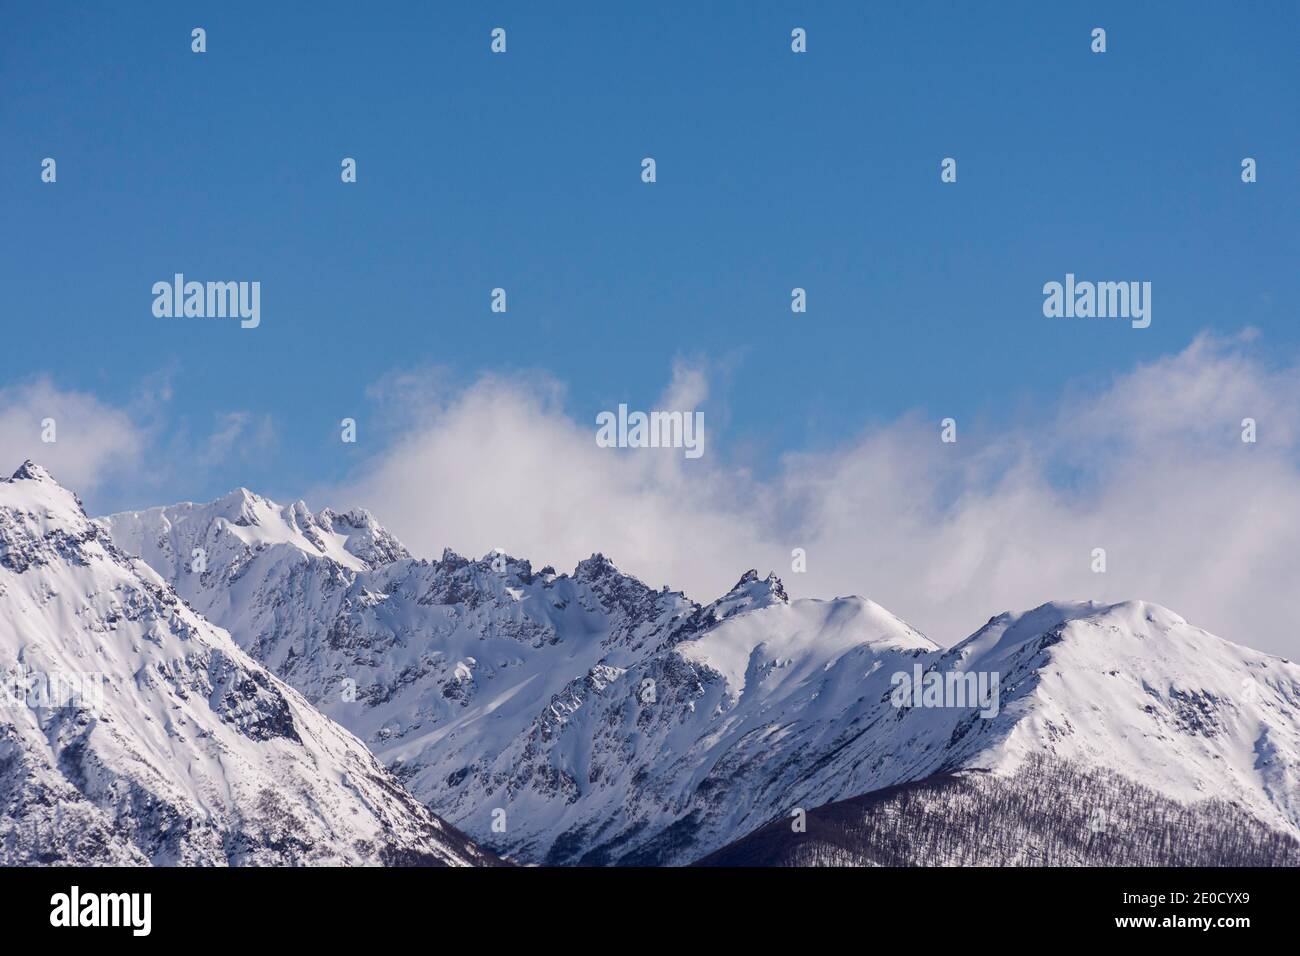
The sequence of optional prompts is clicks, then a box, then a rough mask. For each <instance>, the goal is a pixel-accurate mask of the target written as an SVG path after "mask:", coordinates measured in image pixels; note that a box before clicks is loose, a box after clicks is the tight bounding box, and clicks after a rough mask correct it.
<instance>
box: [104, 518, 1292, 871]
mask: <svg viewBox="0 0 1300 956" xmlns="http://www.w3.org/2000/svg"><path fill="white" fill-rule="evenodd" d="M232 499H234V500H233V502H232ZM250 501H252V502H253V504H252V505H250V504H249V503H248V502H250ZM232 505H237V506H232ZM323 514H324V515H330V514H332V513H330V512H324V513H323ZM356 514H357V515H359V516H361V517H358V518H356V519H355V520H350V521H349V525H348V526H349V527H352V526H361V527H364V529H365V531H364V533H363V535H362V540H364V541H365V542H367V543H368V542H383V545H382V547H379V548H371V547H368V546H366V547H361V548H358V547H354V546H349V542H351V541H353V540H355V539H353V538H349V537H347V536H346V535H345V536H344V540H342V541H340V540H338V539H335V543H334V544H332V545H331V544H330V543H329V541H325V542H324V543H322V542H321V541H317V540H313V539H312V536H310V535H308V534H306V533H305V532H302V529H303V528H315V527H319V526H321V525H324V526H325V527H326V528H328V529H331V530H333V529H336V528H337V527H338V526H339V525H338V522H337V521H335V520H333V519H332V518H331V519H329V520H326V521H321V519H319V518H314V517H312V516H311V514H310V512H308V511H307V509H306V507H305V506H304V505H301V503H300V504H299V505H295V506H293V507H292V508H285V509H282V508H279V507H278V506H275V505H273V504H271V503H269V502H265V501H264V500H263V499H258V498H256V496H251V495H248V494H247V493H246V492H240V493H237V494H236V495H235V496H228V497H227V498H226V499H222V500H221V501H218V502H214V503H213V504H211V505H202V506H195V505H181V506H176V507H173V508H165V509H153V510H152V511H149V512H141V513H138V514H130V515H117V516H113V517H111V518H108V519H104V521H105V526H106V527H107V528H109V529H110V530H111V532H112V534H113V536H114V538H115V540H117V541H118V542H119V544H121V545H122V546H123V547H124V548H126V549H127V550H129V551H132V552H133V553H139V554H143V555H146V556H148V557H149V559H150V560H151V561H156V562H157V563H158V565H159V566H160V567H162V568H165V569H166V570H165V571H164V573H165V574H166V575H167V576H168V578H169V580H171V581H172V583H173V584H174V585H175V587H176V588H177V590H178V591H179V592H180V593H181V594H182V595H183V596H184V597H185V598H186V599H187V600H188V601H190V602H191V603H192V604H194V606H195V607H197V608H198V609H200V610H201V611H202V612H203V613H205V614H206V615H208V616H210V617H212V618H213V619H214V620H216V621H217V622H219V623H221V624H222V625H223V626H225V627H227V628H228V629H229V630H230V631H231V633H232V634H233V636H234V637H235V639H236V640H237V641H238V642H239V643H240V644H241V645H242V646H244V647H245V648H246V649H248V650H250V651H251V652H252V653H253V654H254V655H255V656H256V657H258V658H259V659H260V660H261V661H263V663H265V664H267V666H269V667H271V668H272V669H273V670H274V671H276V672H277V673H278V674H280V675H281V676H282V677H284V678H285V679H286V680H288V681H289V682H291V683H292V684H294V686H296V687H298V688H299V689H300V690H301V691H302V692H303V693H304V694H305V695H306V696H307V697H308V698H309V699H310V700H312V701H313V702H314V703H316V704H317V705H318V706H319V707H320V708H321V709H322V710H324V711H325V712H326V713H327V714H329V715H331V716H333V717H335V718H336V719H338V720H339V721H340V722H342V723H344V724H345V725H346V726H348V727H349V728H350V729H352V730H353V731H354V732H355V733H357V734H358V735H360V736H361V737H362V738H363V739H364V740H366V742H367V743H369V744H370V745H371V746H372V748H373V749H374V750H375V751H376V753H377V754H378V755H379V756H380V757H381V759H383V760H384V762H385V763H387V764H388V765H389V766H390V767H391V768H393V769H394V770H395V771H396V772H397V773H398V774H399V776H401V777H402V778H403V779H404V780H405V781H406V783H407V785H408V786H409V787H410V788H411V790H412V792H413V793H415V794H416V795H417V796H418V797H419V798H421V799H423V800H425V801H427V802H428V803H429V804H430V805H431V806H432V807H434V808H435V809H437V810H438V811H439V812H440V813H442V814H443V815H445V816H446V817H447V818H448V819H450V820H451V821H453V822H454V823H456V824H457V825H458V826H461V827H463V828H464V829H466V830H467V831H468V832H469V833H470V834H471V835H473V836H475V837H477V838H479V839H480V840H484V841H490V842H491V844H492V845H493V846H494V847H497V848H499V849H503V850H505V851H507V852H509V853H511V854H512V855H514V856H516V857H518V858H521V859H525V860H530V861H539V862H541V861H546V862H552V863H566V862H579V861H583V862H589V863H614V862H623V863H686V862H690V861H691V860H693V859H696V858H698V857H699V856H700V855H702V854H703V853H706V852H708V851H710V850H712V849H715V848H717V847H719V846H722V845H724V844H725V843H727V842H729V841H731V840H734V839H735V838H736V837H738V836H740V835H742V834H744V833H746V832H748V831H750V830H752V829H754V828H756V827H758V826H760V825H761V824H763V823H764V822H766V821H767V820H770V819H773V818H776V817H780V816H785V815H787V814H788V813H789V812H790V811H791V810H792V809H793V808H795V807H802V808H811V807H815V806H819V805H821V804H825V803H827V802H829V801H832V800H837V799H843V798H847V797H852V796H857V795H859V794H863V793H867V792H870V791H872V790H876V789H879V788H882V787H887V786H891V785H893V784H896V783H900V782H903V781H908V780H917V779H921V778H924V777H927V776H929V775H932V774H935V773H942V772H951V771H954V770H961V769H962V768H988V769H992V770H994V771H995V772H998V773H1011V772H1013V771H1014V769H1015V768H1016V766H1017V765H1018V764H1019V762H1021V761H1022V760H1023V759H1024V757H1025V756H1026V755H1027V754H1031V753H1047V754H1054V755H1056V756H1059V757H1062V758H1069V759H1072V760H1078V761H1083V762H1085V763H1088V762H1091V763H1093V764H1096V765H1099V766H1102V767H1106V768H1108V769H1113V770H1114V771H1116V772H1119V773H1122V774H1124V775H1126V776H1129V777H1131V778H1132V779H1134V780H1136V781H1138V782H1140V783H1143V784H1145V785H1147V786H1149V787H1152V788H1154V789H1155V790H1157V791H1159V792H1161V793H1164V794H1165V795H1168V796H1172V797H1174V798H1175V799H1178V800H1184V801H1194V800H1198V799H1202V798H1205V797H1210V796H1213V797H1219V798H1222V799H1226V800H1229V801H1230V802H1234V803H1236V804H1238V805H1240V806H1242V807H1243V808H1245V809H1246V810H1248V811H1249V812H1250V813H1252V814H1253V815H1255V816H1256V817H1257V818H1258V819H1260V820H1262V821H1264V822H1266V823H1267V824H1269V825H1271V826H1276V827H1282V828H1285V829H1287V830H1288V831H1289V832H1293V833H1294V832H1297V828H1298V827H1300V802H1298V798H1297V793H1296V782H1297V778H1298V771H1297V760H1298V759H1300V757H1298V755H1300V731H1298V729H1297V728H1298V722H1297V714H1298V713H1300V671H1298V670H1297V668H1296V666H1295V665H1293V664H1289V663H1287V662H1284V661H1281V660H1278V659H1276V658H1269V657H1267V656H1266V655H1262V654H1258V653H1256V652H1254V651H1250V650H1247V649H1245V648H1241V647H1237V646H1235V645H1232V644H1229V643H1227V642H1226V641H1222V640H1220V639H1218V638H1216V637H1213V636H1212V635H1209V634H1207V633H1205V632H1204V631H1201V630H1199V629H1197V628H1194V627H1192V626H1191V625H1189V624H1187V623H1186V622H1185V621H1183V620H1182V619H1181V618H1178V617H1177V615H1174V614H1173V613H1172V612H1169V611H1166V610H1164V609H1163V608H1158V607H1156V606H1154V605H1147V604H1142V603H1140V602H1134V603H1130V604H1121V605H1113V606H1102V605H1091V604H1054V605H1045V606H1044V607H1042V608H1039V609H1036V610H1034V611H1031V612H1028V613H1026V614H1022V615H1015V616H1013V615H1003V616H1001V617H999V618H995V619H993V620H992V621H990V622H989V624H988V625H986V626H985V627H984V628H983V629H981V630H980V631H979V632H977V633H976V634H975V635H973V636H972V637H971V638H970V639H968V640H967V641H965V642H963V643H962V644H961V645H958V646H957V647H955V648H953V649H951V650H948V651H944V650H942V649H940V648H938V647H937V646H936V645H934V644H933V643H931V642H930V641H928V640H927V639H926V638H925V637H923V636H922V635H920V634H919V633H917V632H916V631H915V630H914V629H912V628H911V627H909V626H908V625H906V624H905V623H903V622H902V621H900V620H898V619H897V618H895V617H893V616H892V615H890V614H889V613H888V612H887V611H885V610H884V609H882V608H880V607H879V606H878V605H875V604H873V603H872V602H870V601H866V600H864V599H862V598H856V597H853V598H837V599H835V600H832V601H814V600H800V601H790V600H789V599H788V597H787V596H786V594H785V592H784V589H783V588H782V586H781V582H780V581H779V580H778V579H777V578H776V577H775V576H769V577H768V578H766V579H761V578H759V576H758V575H757V574H755V573H754V572H752V571H751V572H748V573H747V574H746V575H744V577H742V578H741V580H740V581H739V582H738V583H737V585H736V587H735V588H733V589H732V590H731V591H730V592H729V593H728V594H726V595H724V596H723V597H722V598H720V599H719V600H717V601H715V602H714V603H713V604H710V605H708V606H704V607H701V606H699V605H696V604H693V603H692V602H689V601H687V600H686V599H685V598H684V597H683V596H682V595H681V594H680V593H677V592H669V591H667V590H664V591H659V592H656V591H653V590H651V589H649V588H647V587H645V586H644V585H643V584H641V583H640V582H639V581H637V580H636V579H635V578H632V577H630V576H628V575H625V574H623V573H621V572H620V571H619V570H618V569H617V568H615V567H614V566H613V564H612V563H610V562H609V561H608V560H607V559H605V558H603V557H601V556H599V555H596V556H593V557H592V558H591V559H589V560H587V561H584V562H582V563H581V564H580V565H579V566H578V568H577V569H576V571H575V572H574V574H573V575H556V574H555V573H554V572H553V571H552V570H551V569H550V568H546V569H543V570H542V571H541V572H537V573H534V572H533V570H532V568H531V565H529V563H528V562H527V561H519V560H515V559H513V558H508V557H506V556H496V557H495V559H494V556H492V555H489V556H487V557H485V558H483V559H482V560H479V561H469V560H466V559H464V558H461V557H459V556H457V555H455V554H453V553H451V552H445V553H444V554H443V556H442V558H441V559H440V560H439V561H435V562H425V561H416V560H413V559H411V558H409V557H408V556H407V555H406V552H405V550H404V549H402V548H401V546H400V545H399V544H397V542H396V541H395V539H393V538H392V536H391V535H389V534H387V532H384V531H383V529H382V528H379V527H378V526H377V525H375V524H374V523H373V519H370V518H369V516H368V515H364V513H356ZM286 528H287V529H288V530H287V531H286ZM295 529H297V531H295ZM299 532H302V533H299ZM195 547H203V548H204V549H205V551H206V553H207V570H206V571H202V572H197V571H191V570H190V569H189V567H188V565H187V560H188V559H187V558H186V557H185V556H188V555H191V554H192V550H193V548H195ZM340 552H342V553H340ZM916 665H919V666H920V667H921V668H922V669H923V670H935V671H938V672H940V673H948V672H952V671H960V672H968V673H972V674H977V673H980V672H989V671H995V672H997V673H998V674H999V676H1000V689H1001V708H1000V711H999V713H998V714H997V716H995V717H992V718H991V719H985V718H983V717H980V716H979V715H978V714H977V713H976V708H973V707H944V708H922V707H917V708H899V707H896V706H895V705H894V704H893V702H892V701H891V700H890V693H891V690H892V682H891V681H892V678H893V675H895V674H896V673H899V672H904V673H910V672H911V671H912V668H913V667H914V666H916ZM349 681H352V682H355V695H354V696H355V699H351V697H352V696H353V695H351V693H350V689H349V688H350V685H349V683H348V682H349ZM494 810H503V811H505V821H506V829H505V832H503V833H501V832H495V831H494V830H493V829H492V822H493V819H494V818H493V811H494Z"/></svg>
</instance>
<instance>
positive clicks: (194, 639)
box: [0, 472, 489, 865]
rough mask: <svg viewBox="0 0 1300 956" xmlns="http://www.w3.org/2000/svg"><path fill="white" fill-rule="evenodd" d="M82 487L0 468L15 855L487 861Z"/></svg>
mask: <svg viewBox="0 0 1300 956" xmlns="http://www.w3.org/2000/svg"><path fill="white" fill-rule="evenodd" d="M32 474H33V475H35V472H32ZM69 498H70V493H69V492H67V491H66V490H64V489H63V488H61V487H60V486H59V485H58V484H57V483H55V482H53V481H52V480H45V479H43V478H39V477H24V478H20V479H19V480H12V481H5V482H0V680H2V681H3V686H2V688H0V689H2V690H3V692H4V694H5V695H6V706H4V707H0V753H3V759H2V760H0V794H2V795H3V802H4V805H5V812H4V814H3V815H2V816H0V865H13V864H18V863H46V864H49V863H63V864H79V865H88V864H114V865H122V864H147V863H155V864H167V865H175V864H199V865H225V864H306V863H325V864H358V863H396V862H408V863H414V862H419V863H431V864H448V865H466V864H472V863H475V862H487V861H488V859H489V858H487V857H484V856H483V855H482V854H481V853H480V852H479V851H478V850H477V848H475V847H473V846H472V844H470V843H469V841H467V840H465V839H464V838H463V836H461V835H460V834H458V833H457V832H456V831H455V830H453V829H452V828H450V827H449V826H447V825H446V824H444V823H443V822H442V821H440V820H439V819H437V818H436V817H434V816H433V815H432V814H431V813H430V812H429V811H428V810H427V808H425V807H423V806H422V805H421V804H419V803H418V802H417V801H416V800H415V799H414V798H413V797H411V796H410V794H408V793H407V792H406V791H405V790H403V789H402V787H401V785H400V784H399V783H398V782H397V781H396V779H395V778H394V777H393V776H392V775H391V774H390V773H389V772H388V771H386V770H385V769H384V768H383V767H382V766H381V765H380V764H379V763H378V762H377V761H376V759H375V758H374V756H373V755H372V754H371V753H370V752H369V751H368V750H366V748H365V747H364V746H363V745H362V744H361V742H360V741H358V740H357V739H356V738H355V737H354V736H352V735H351V734H350V733H348V732H347V731H345V730H344V729H343V728H342V727H340V726H338V725H337V724H334V723H333V722H332V721H330V720H328V719H326V718H325V717H324V716H322V715H321V714H320V713H319V712H317V711H316V710H315V709H314V708H313V707H311V705H310V704H308V702H307V701H306V700H305V699H304V698H303V697H302V696H301V695H300V694H299V693H298V692H297V691H295V690H293V689H292V688H290V687H289V686H288V685H286V684H284V683H283V682H281V681H280V680H279V679H278V678H276V677H274V676H273V675H272V674H270V673H269V672H268V671H267V670H265V669H264V668H263V667H262V666H261V665H260V664H258V663H256V662H255V661H253V660H252V659H251V658H250V657H249V656H248V655H246V654H245V653H244V652H243V651H242V650H240V649H239V648H238V647H237V646H236V644H235V642H234V641H232V640H231V638H230V636H229V635H228V634H227V633H226V632H225V631H224V630H222V629H220V628H217V627H215V626H213V625H212V624H211V623H210V622H209V621H207V620H205V619H204V618H203V617H202V616H200V615H199V614H198V613H197V612H196V611H194V610H193V609H192V608H191V607H189V606H188V605H186V604H185V603H184V602H182V601H180V600H179V599H178V598H177V595H176V593H175V591H174V590H173V589H172V588H170V587H168V586H167V585H165V584H164V583H163V582H162V580H161V579H160V578H159V577H158V576H157V575H156V574H155V573H154V572H153V571H152V570H151V569H149V568H148V567H147V566H145V565H144V564H143V563H141V562H139V561H136V560H133V559H129V558H127V557H126V556H125V555H124V554H123V553H122V552H121V551H120V549H118V548H117V547H115V546H114V544H113V543H112V541H111V540H109V538H108V536H107V534H106V533H105V531H104V526H103V525H101V524H98V523H93V522H90V521H89V520H88V519H87V518H86V517H85V515H84V513H83V512H82V511H81V509H80V506H79V505H78V506H76V507H72V506H70V505H68V499H69ZM60 503H62V504H64V505H68V506H67V507H62V508H57V507H48V506H49V505H58V504H60ZM15 689H17V693H18V694H19V696H18V697H17V699H16V702H15V700H13V699H9V695H10V694H11V693H14V692H15Z"/></svg>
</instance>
